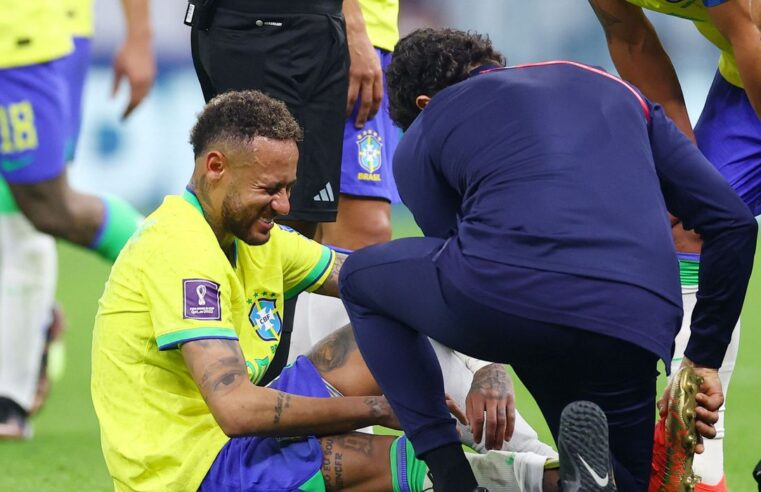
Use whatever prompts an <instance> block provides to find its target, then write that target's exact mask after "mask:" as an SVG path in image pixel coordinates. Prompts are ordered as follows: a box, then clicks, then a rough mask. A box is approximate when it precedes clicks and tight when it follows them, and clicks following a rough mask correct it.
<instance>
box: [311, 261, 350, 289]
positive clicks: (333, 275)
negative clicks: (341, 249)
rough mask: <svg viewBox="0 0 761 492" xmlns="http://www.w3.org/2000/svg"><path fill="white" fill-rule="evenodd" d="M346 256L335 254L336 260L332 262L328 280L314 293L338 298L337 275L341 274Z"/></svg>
mask: <svg viewBox="0 0 761 492" xmlns="http://www.w3.org/2000/svg"><path fill="white" fill-rule="evenodd" d="M346 258H347V255H345V254H343V253H336V259H335V261H334V262H333V268H332V269H331V270H330V274H328V278H327V279H326V280H325V282H324V283H323V284H322V285H321V286H320V288H319V289H317V290H316V291H315V292H316V293H317V294H322V295H324V296H333V297H338V275H339V274H340V273H341V267H343V265H344V262H345V261H346Z"/></svg>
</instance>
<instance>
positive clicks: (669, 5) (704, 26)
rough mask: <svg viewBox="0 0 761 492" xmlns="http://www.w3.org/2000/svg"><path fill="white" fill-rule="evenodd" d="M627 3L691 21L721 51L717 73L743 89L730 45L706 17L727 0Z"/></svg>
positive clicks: (645, 0) (649, 0)
mask: <svg viewBox="0 0 761 492" xmlns="http://www.w3.org/2000/svg"><path fill="white" fill-rule="evenodd" d="M627 1H628V2H629V3H632V4H634V5H639V6H640V7H643V8H646V9H648V10H654V11H656V12H661V13H663V14H668V15H673V16H675V17H682V18H684V19H689V20H691V21H692V22H693V23H694V24H695V27H697V28H698V31H700V33H701V34H702V35H703V36H705V37H706V38H707V39H708V40H709V41H710V42H712V43H713V44H714V45H716V47H717V48H719V49H720V50H721V57H720V58H719V71H720V72H721V75H723V76H724V78H725V79H726V80H727V81H728V82H730V83H732V84H733V85H736V86H737V87H743V85H742V81H741V80H740V72H739V71H738V69H737V62H736V61H735V55H734V54H733V53H732V45H731V44H729V41H727V39H726V38H725V37H724V36H722V34H721V33H720V32H719V30H718V29H716V27H715V26H714V25H713V24H712V23H711V18H710V17H709V16H708V8H710V7H715V6H717V5H721V4H722V3H724V2H726V1H727V0H627Z"/></svg>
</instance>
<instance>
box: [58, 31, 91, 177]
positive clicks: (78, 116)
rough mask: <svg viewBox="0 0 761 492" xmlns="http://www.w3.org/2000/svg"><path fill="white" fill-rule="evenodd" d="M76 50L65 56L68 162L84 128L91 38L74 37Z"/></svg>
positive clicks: (66, 150)
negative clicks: (84, 104) (83, 106)
mask: <svg viewBox="0 0 761 492" xmlns="http://www.w3.org/2000/svg"><path fill="white" fill-rule="evenodd" d="M73 41H74V52H73V53H71V54H70V55H69V56H67V57H66V58H64V67H63V68H64V78H65V79H66V83H67V84H68V86H69V128H68V130H69V134H68V135H67V137H66V147H65V154H64V157H65V158H66V162H71V161H73V160H74V154H75V151H76V148H77V142H78V141H79V131H80V130H81V128H82V93H83V92H84V87H85V78H86V77H87V70H88V68H89V67H90V51H91V44H92V40H91V39H90V38H73Z"/></svg>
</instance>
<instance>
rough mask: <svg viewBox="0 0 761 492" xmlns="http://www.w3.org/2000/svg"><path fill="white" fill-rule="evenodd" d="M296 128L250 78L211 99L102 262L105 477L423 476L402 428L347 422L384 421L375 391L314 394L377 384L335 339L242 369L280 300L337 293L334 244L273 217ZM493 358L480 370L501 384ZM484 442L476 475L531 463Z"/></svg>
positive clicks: (100, 389)
mask: <svg viewBox="0 0 761 492" xmlns="http://www.w3.org/2000/svg"><path fill="white" fill-rule="evenodd" d="M300 137H301V130H300V129H299V126H298V124H297V123H296V121H295V120H294V119H293V118H292V116H291V115H290V114H289V113H288V110H287V109H286V107H285V105H284V104H282V103H280V102H278V101H275V100H274V99H271V98H269V97H267V96H264V95H263V94H261V93H259V92H256V91H247V92H231V93H227V94H224V95H221V96H218V97H217V98H215V99H213V100H212V101H211V102H210V103H209V104H208V105H207V106H206V108H205V109H204V110H203V112H202V113H201V115H200V116H199V118H198V121H197V123H196V125H195V127H194V128H193V130H192V133H191V143H192V145H193V150H194V153H195V157H196V160H195V169H194V172H193V176H192V178H191V180H190V185H189V187H188V190H187V191H186V192H185V194H184V195H183V196H182V197H179V196H170V197H167V198H166V199H165V201H164V203H163V204H162V205H161V206H160V207H159V208H158V209H157V210H156V211H155V212H154V213H153V214H151V215H150V216H149V217H148V218H147V219H146V220H145V222H144V223H143V225H142V226H141V228H140V229H139V230H138V232H137V233H136V234H135V235H134V236H133V237H132V239H131V240H130V241H129V243H128V244H127V246H126V247H125V249H124V250H123V252H122V253H121V255H120V256H119V258H118V259H117V261H116V263H115V264H114V267H113V270H112V272H111V276H110V278H109V280H108V283H107V284H106V288H105V292H104V294H103V297H102V298H101V300H100V307H99V311H98V314H97V317H96V322H95V330H94V336H93V361H92V396H93V402H94V406H95V410H96V413H97V415H98V419H99V422H100V427H101V438H102V439H101V441H102V446H103V452H104V455H105V459H106V463H107V465H108V468H109V471H110V473H111V475H112V477H113V480H114V484H115V487H116V489H117V490H160V491H175V490H198V489H201V490H225V491H228V490H270V491H273V490H283V491H285V490H304V491H313V490H326V489H327V490H337V489H342V490H352V489H353V490H389V491H391V490H422V488H423V487H424V486H428V485H425V483H424V482H425V481H426V470H427V468H426V467H425V465H424V464H423V463H422V462H421V461H419V460H417V459H416V458H415V457H414V453H413V450H412V448H411V446H410V445H409V443H407V441H406V438H398V439H397V438H395V437H389V436H367V435H361V434H359V435H358V434H353V433H349V432H350V431H352V430H354V429H357V428H361V427H365V426H368V425H375V424H380V425H385V426H389V427H398V422H397V421H396V417H395V416H394V414H393V412H392V411H391V409H390V406H389V405H388V402H387V401H386V399H385V398H384V397H382V396H346V397H336V398H329V397H330V396H332V394H334V393H336V391H337V392H341V393H344V394H362V393H366V394H367V393H370V394H373V393H374V394H376V395H377V394H378V390H377V386H376V385H375V384H374V382H372V379H371V378H369V376H368V371H367V369H366V367H365V368H364V370H363V373H364V374H365V376H366V377H364V378H362V377H360V376H359V372H360V371H358V370H357V369H352V370H350V371H348V372H347V371H343V372H342V371H341V370H340V369H341V367H342V364H338V363H337V361H336V357H337V354H338V348H340V347H345V346H346V343H343V344H339V343H337V342H336V345H334V348H333V349H331V350H330V351H329V352H330V353H331V354H333V355H331V356H330V357H326V355H325V354H326V352H325V351H324V350H323V351H320V352H319V354H320V358H319V360H318V362H317V364H312V363H311V362H310V361H309V360H308V359H306V358H300V359H298V360H297V361H296V362H295V363H294V364H293V365H292V366H291V367H289V368H288V369H286V370H285V371H284V372H283V373H282V374H281V376H280V378H279V379H278V380H277V382H275V383H274V384H273V385H272V387H271V388H263V387H258V386H256V385H255V383H256V382H257V381H258V380H259V379H260V378H261V377H262V375H263V374H264V372H265V371H266V369H267V366H268V364H269V362H270V361H271V358H272V356H273V354H274V353H275V350H276V348H277V344H278V341H279V338H280V333H281V329H282V322H283V319H282V306H283V301H284V300H285V299H287V298H291V297H293V296H295V295H297V294H298V293H299V292H302V291H305V290H306V291H315V292H318V293H323V294H327V295H334V296H335V295H337V293H338V285H337V279H338V273H339V271H340V269H341V266H342V264H343V261H344V259H345V256H344V255H340V254H336V253H334V252H332V251H331V250H330V249H328V248H326V247H324V246H322V245H320V244H318V243H316V242H313V241H310V240H308V239H306V238H304V237H302V236H300V235H299V234H297V233H295V232H292V231H290V230H289V229H286V228H282V227H280V226H277V225H276V224H274V222H273V221H274V219H275V217H277V216H278V215H285V214H287V213H288V210H289V200H288V193H289V190H290V188H291V186H292V185H293V182H294V180H295V176H296V162H297V159H298V149H297V144H296V142H297V141H298V140H299V138H300ZM357 355H358V353H357V352H356V350H355V351H354V357H356V356H357ZM325 360H330V361H332V362H331V363H330V364H327V367H328V369H330V370H326V365H325V364H324V363H323V361H325ZM315 365H317V366H318V368H321V369H322V371H318V369H317V368H315ZM495 367H497V366H489V368H488V370H489V371H491V372H490V375H491V376H492V378H491V381H492V382H495V384H496V386H495V387H498V388H503V389H504V388H507V387H508V386H507V385H508V382H507V380H506V379H502V378H505V374H504V371H502V369H501V368H498V369H499V370H495ZM341 374H343V375H344V376H346V375H347V374H350V375H351V377H348V378H346V379H343V378H342V377H340V376H341ZM500 395H501V398H500V401H507V399H506V397H505V394H504V391H501V392H500ZM500 395H497V396H500ZM486 406H487V403H486V402H485V401H484V400H483V399H482V404H481V410H486ZM453 410H455V411H456V412H458V413H459V414H460V417H461V418H463V416H462V412H461V411H459V410H456V409H454V408H453ZM479 413H480V416H481V418H483V411H481V412H478V411H477V410H476V411H475V412H471V414H472V415H473V416H474V417H476V416H477V415H478V414H479ZM487 415H488V416H490V417H488V418H487V421H489V422H492V423H491V424H489V425H487V428H486V434H487V436H491V437H490V438H489V441H491V440H493V441H495V442H500V441H501V440H504V438H505V437H506V436H508V435H509V432H510V431H511V430H510V425H508V423H507V420H508V419H509V418H510V417H509V415H510V411H509V409H508V408H506V405H502V406H501V410H500V409H493V410H490V411H489V412H488V414H487ZM492 417H494V419H492ZM473 421H474V422H477V421H478V419H477V418H474V419H473ZM300 436H307V437H300ZM314 436H325V437H314ZM286 437H291V438H292V439H282V438H286ZM500 453H501V452H492V453H491V454H487V455H485V456H484V455H480V456H479V457H477V458H474V459H475V460H476V461H477V465H476V464H474V469H475V470H474V471H475V473H477V474H478V476H479V479H481V480H482V482H484V483H492V482H494V480H495V479H498V480H499V481H504V480H507V479H508V478H509V475H510V473H511V470H512V473H513V474H518V475H520V476H521V477H523V476H524V475H525V474H526V473H528V474H530V475H532V476H533V475H534V474H533V473H532V472H530V471H528V470H529V469H530V470H534V471H536V470H537V468H536V467H535V466H534V465H531V466H528V465H526V466H525V467H521V465H520V463H532V464H536V463H538V465H539V469H541V467H543V465H544V461H545V460H544V458H543V457H539V458H538V459H537V458H535V457H531V455H528V454H526V455H524V456H523V457H521V456H518V457H515V456H514V455H512V454H510V455H507V454H500ZM540 477H541V476H540ZM539 480H540V481H541V478H540V479H539ZM518 481H519V482H520V483H523V484H528V483H529V482H530V481H528V480H526V479H525V478H520V479H519V480H518ZM534 482H536V481H534ZM513 483H515V480H514V481H513ZM540 487H541V484H536V483H534V485H531V486H530V488H527V487H526V488H524V487H513V488H512V490H539V488H540ZM493 490H505V489H504V488H503V489H493Z"/></svg>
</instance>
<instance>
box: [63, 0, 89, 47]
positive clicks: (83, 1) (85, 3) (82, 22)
mask: <svg viewBox="0 0 761 492" xmlns="http://www.w3.org/2000/svg"><path fill="white" fill-rule="evenodd" d="M64 3H65V4H66V17H67V18H68V22H69V32H71V34H72V35H73V36H76V37H80V38H89V37H92V34H93V23H94V20H93V8H92V3H93V0H65V2H64Z"/></svg>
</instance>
